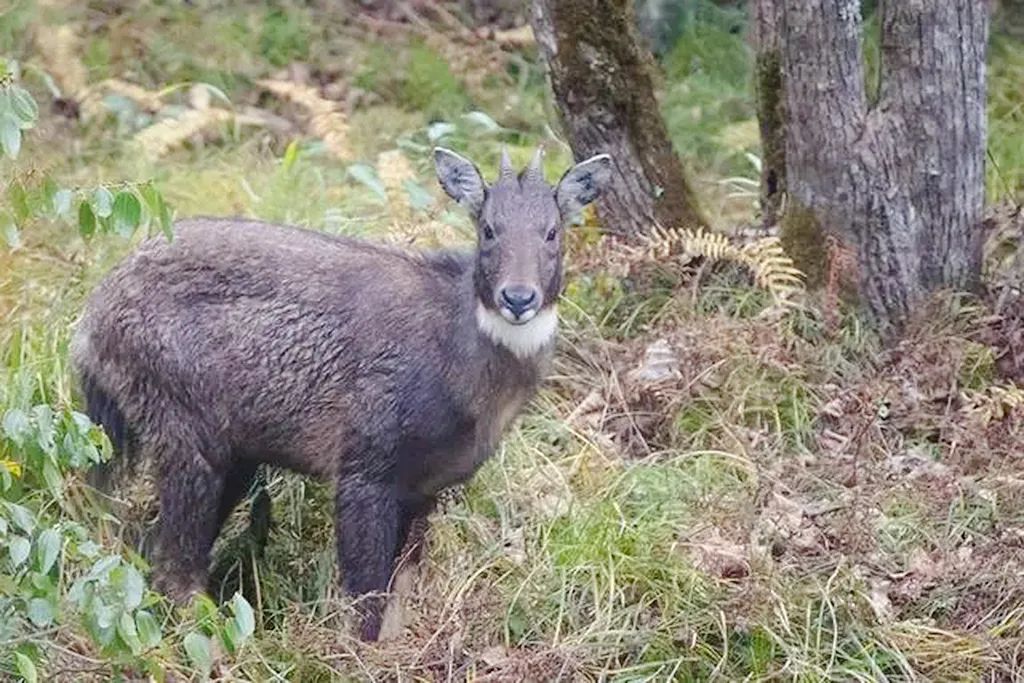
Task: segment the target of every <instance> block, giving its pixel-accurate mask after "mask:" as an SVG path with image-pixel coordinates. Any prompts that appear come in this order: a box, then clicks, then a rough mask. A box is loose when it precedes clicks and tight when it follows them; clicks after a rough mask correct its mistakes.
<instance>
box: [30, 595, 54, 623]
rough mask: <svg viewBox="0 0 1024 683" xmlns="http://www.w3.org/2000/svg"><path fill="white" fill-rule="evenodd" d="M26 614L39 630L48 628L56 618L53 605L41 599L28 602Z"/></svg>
mask: <svg viewBox="0 0 1024 683" xmlns="http://www.w3.org/2000/svg"><path fill="white" fill-rule="evenodd" d="M27 613H28V618H29V620H30V621H31V622H32V623H33V624H35V625H36V626H38V627H39V628H42V627H44V626H49V625H50V624H52V623H53V620H54V619H55V618H56V617H57V615H56V614H55V613H54V610H53V604H51V603H50V601H49V600H44V599H43V598H32V599H31V600H29V601H28V610H27Z"/></svg>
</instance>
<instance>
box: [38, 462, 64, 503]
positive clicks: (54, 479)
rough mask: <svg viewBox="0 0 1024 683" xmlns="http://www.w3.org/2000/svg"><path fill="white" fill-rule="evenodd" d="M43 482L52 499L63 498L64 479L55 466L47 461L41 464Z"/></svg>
mask: <svg viewBox="0 0 1024 683" xmlns="http://www.w3.org/2000/svg"><path fill="white" fill-rule="evenodd" d="M43 480H44V481H45V482H46V488H47V489H49V491H50V493H51V494H53V497H54V498H57V499H63V498H64V477H62V476H61V475H60V470H59V469H57V466H56V465H54V464H53V463H52V462H51V461H49V460H47V461H46V462H44V463H43Z"/></svg>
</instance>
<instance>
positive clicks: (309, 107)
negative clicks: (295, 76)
mask: <svg viewBox="0 0 1024 683" xmlns="http://www.w3.org/2000/svg"><path fill="white" fill-rule="evenodd" d="M259 85H260V86H262V87H263V88H266V89H267V90H269V91H270V92H272V93H274V94H275V95H277V96H278V97H280V98H282V99H285V100H288V101H290V102H294V103H295V104H298V105H299V106H301V107H302V108H304V109H305V110H306V111H307V112H308V113H309V115H310V120H309V131H310V133H312V134H313V135H314V136H316V137H318V138H320V139H321V140H323V141H324V145H325V146H326V147H327V150H328V151H329V152H330V153H331V154H333V155H334V156H335V157H336V158H338V159H340V160H342V161H348V160H349V159H351V158H352V156H353V154H352V147H351V144H350V142H349V137H350V136H349V125H348V120H347V119H346V118H345V115H344V114H342V113H341V112H339V111H337V110H336V108H335V103H334V102H332V101H331V100H327V99H324V98H323V97H321V96H320V93H318V92H317V90H316V88H312V87H310V86H306V85H300V84H298V83H293V82H291V81H277V80H262V81H259Z"/></svg>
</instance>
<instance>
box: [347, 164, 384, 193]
mask: <svg viewBox="0 0 1024 683" xmlns="http://www.w3.org/2000/svg"><path fill="white" fill-rule="evenodd" d="M348 174H349V175H350V176H352V178H353V179H354V180H357V181H358V182H360V183H361V184H362V185H364V186H366V187H367V188H368V189H369V190H370V191H372V192H373V193H374V194H375V195H377V196H378V197H380V198H381V199H385V200H386V199H387V198H388V193H387V191H386V190H385V189H384V183H382V182H381V181H380V178H378V177H377V171H376V169H374V168H373V166H370V165H368V164H352V165H351V166H349V167H348Z"/></svg>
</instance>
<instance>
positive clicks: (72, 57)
mask: <svg viewBox="0 0 1024 683" xmlns="http://www.w3.org/2000/svg"><path fill="white" fill-rule="evenodd" d="M35 44H36V49H37V50H39V54H40V56H41V57H42V58H43V63H44V64H45V66H46V71H47V72H48V73H50V74H52V76H53V78H54V80H55V81H56V82H57V84H58V85H59V86H60V89H61V94H62V95H63V96H64V97H77V96H78V95H80V94H81V93H82V92H84V91H85V88H86V85H87V84H88V72H87V71H86V68H85V65H84V64H82V61H81V60H80V59H79V58H78V55H79V54H80V53H81V50H80V49H79V48H80V45H79V40H78V31H76V28H75V27H74V26H72V25H70V24H62V25H60V26H57V27H49V26H48V27H45V28H42V27H41V28H39V29H38V30H37V31H36V33H35Z"/></svg>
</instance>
